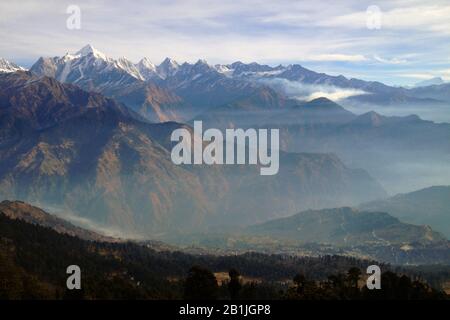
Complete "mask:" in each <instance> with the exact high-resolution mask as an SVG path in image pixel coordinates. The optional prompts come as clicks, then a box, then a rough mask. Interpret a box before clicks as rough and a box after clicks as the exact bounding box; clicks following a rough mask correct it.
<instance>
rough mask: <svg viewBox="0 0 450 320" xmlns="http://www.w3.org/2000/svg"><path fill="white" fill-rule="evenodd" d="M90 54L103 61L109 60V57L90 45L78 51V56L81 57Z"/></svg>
mask: <svg viewBox="0 0 450 320" xmlns="http://www.w3.org/2000/svg"><path fill="white" fill-rule="evenodd" d="M90 54H92V55H93V56H94V57H96V58H99V59H103V60H107V59H108V58H107V56H106V55H105V54H104V53H103V52H100V51H98V50H97V49H95V48H94V47H93V46H91V45H90V44H88V45H86V46H84V47H83V48H81V49H80V50H78V51H77V53H76V55H77V56H81V57H84V56H88V55H90Z"/></svg>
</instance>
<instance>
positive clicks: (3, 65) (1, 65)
mask: <svg viewBox="0 0 450 320" xmlns="http://www.w3.org/2000/svg"><path fill="white" fill-rule="evenodd" d="M19 70H22V71H23V70H25V69H24V68H22V67H20V66H18V65H17V64H15V63H12V62H10V61H8V60H6V59H3V58H0V73H9V72H16V71H19Z"/></svg>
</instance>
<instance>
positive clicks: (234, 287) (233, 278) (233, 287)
mask: <svg viewBox="0 0 450 320" xmlns="http://www.w3.org/2000/svg"><path fill="white" fill-rule="evenodd" d="M228 275H229V276H230V282H229V283H228V291H229V292H230V298H231V300H236V299H237V298H238V296H239V291H240V290H241V288H242V285H241V279H240V278H241V275H240V274H239V272H238V271H237V270H236V269H230V271H229V272H228Z"/></svg>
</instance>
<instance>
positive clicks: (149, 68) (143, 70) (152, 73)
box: [135, 58, 159, 80]
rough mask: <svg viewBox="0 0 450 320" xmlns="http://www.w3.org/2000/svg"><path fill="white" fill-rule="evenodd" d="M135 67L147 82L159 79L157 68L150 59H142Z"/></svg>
mask: <svg viewBox="0 0 450 320" xmlns="http://www.w3.org/2000/svg"><path fill="white" fill-rule="evenodd" d="M135 66H136V68H137V69H138V70H139V73H140V74H141V75H142V77H143V78H144V79H145V80H149V79H152V78H155V77H159V75H158V73H157V71H156V66H155V65H154V64H153V63H152V62H151V61H150V60H149V59H148V58H142V59H141V61H139V62H138V63H137V64H135Z"/></svg>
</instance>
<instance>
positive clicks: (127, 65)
mask: <svg viewBox="0 0 450 320" xmlns="http://www.w3.org/2000/svg"><path fill="white" fill-rule="evenodd" d="M116 64H117V66H118V67H119V68H120V69H122V70H125V71H126V72H128V73H129V74H131V75H132V76H133V77H135V78H136V79H139V80H144V77H143V76H142V75H141V73H140V72H139V69H138V68H137V67H136V65H135V64H134V63H133V62H131V61H130V60H128V59H127V58H126V57H120V58H119V59H117V61H116Z"/></svg>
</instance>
